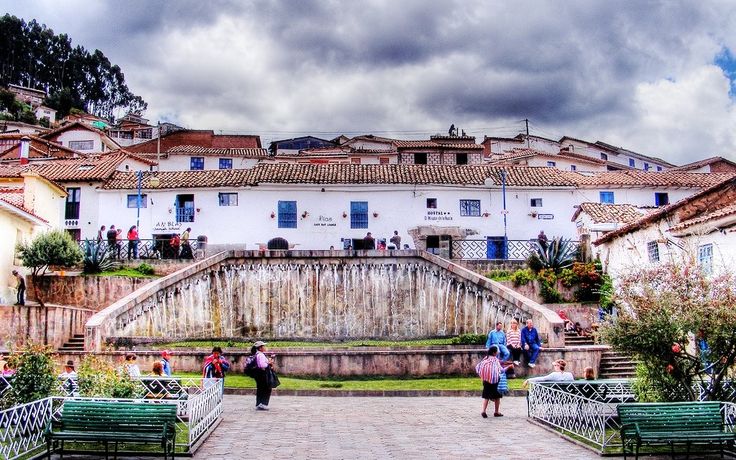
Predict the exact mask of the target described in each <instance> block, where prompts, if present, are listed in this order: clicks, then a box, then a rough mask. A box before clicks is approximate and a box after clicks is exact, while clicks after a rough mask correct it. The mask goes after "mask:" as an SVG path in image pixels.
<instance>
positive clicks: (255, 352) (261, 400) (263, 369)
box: [245, 340, 273, 410]
mask: <svg viewBox="0 0 736 460" xmlns="http://www.w3.org/2000/svg"><path fill="white" fill-rule="evenodd" d="M266 345H267V343H266V342H262V341H260V340H259V341H257V342H256V343H254V344H253V346H252V347H251V349H250V356H249V357H248V359H247V360H246V362H245V375H247V376H249V377H252V378H253V379H255V381H256V410H268V403H269V401H270V400H271V389H272V388H273V385H272V382H271V381H269V373H272V372H273V356H272V357H270V358H268V357H266Z"/></svg>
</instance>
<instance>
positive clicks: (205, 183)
mask: <svg viewBox="0 0 736 460" xmlns="http://www.w3.org/2000/svg"><path fill="white" fill-rule="evenodd" d="M152 177H157V178H158V181H159V184H158V185H157V186H155V187H154V186H151V178H152ZM246 185H256V182H255V181H254V180H253V170H251V169H218V170H211V171H159V172H158V173H153V172H150V171H145V172H144V173H143V180H142V181H141V186H142V188H144V189H146V190H154V189H171V188H208V187H241V186H246ZM137 187H138V176H137V174H136V173H135V172H123V171H116V172H114V173H113V174H112V177H111V178H110V180H108V181H107V182H106V183H105V184H104V186H103V187H102V188H103V189H107V190H115V189H123V190H126V189H135V188H137Z"/></svg>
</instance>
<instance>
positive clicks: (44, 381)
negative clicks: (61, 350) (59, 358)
mask: <svg viewBox="0 0 736 460" xmlns="http://www.w3.org/2000/svg"><path fill="white" fill-rule="evenodd" d="M8 365H9V366H10V367H11V368H12V369H15V374H14V376H13V385H12V386H11V388H10V390H8V392H7V393H6V394H5V397H4V401H3V405H4V406H6V407H10V406H14V405H18V404H24V403H27V402H31V401H35V400H37V399H43V398H46V397H48V396H51V395H52V394H54V393H55V392H56V373H55V371H54V360H53V351H52V350H51V348H50V347H47V346H45V345H39V344H28V345H26V346H24V347H23V348H21V349H19V350H18V351H16V352H14V353H13V354H11V355H10V357H9V358H8Z"/></svg>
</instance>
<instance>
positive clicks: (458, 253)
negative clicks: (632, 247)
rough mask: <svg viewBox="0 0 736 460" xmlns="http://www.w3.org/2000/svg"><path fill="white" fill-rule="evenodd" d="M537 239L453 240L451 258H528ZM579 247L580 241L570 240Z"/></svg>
mask: <svg viewBox="0 0 736 460" xmlns="http://www.w3.org/2000/svg"><path fill="white" fill-rule="evenodd" d="M536 241H537V240H536V239H531V240H504V239H503V238H499V239H482V240H481V239H476V240H452V243H451V245H450V258H451V259H460V260H483V259H485V260H526V259H527V258H528V257H529V256H530V255H531V253H532V252H533V251H534V250H535V249H534V248H535V244H534V243H535V242H536ZM566 241H567V240H566ZM570 244H572V245H574V247H575V248H576V249H577V247H578V246H579V244H580V242H579V241H570Z"/></svg>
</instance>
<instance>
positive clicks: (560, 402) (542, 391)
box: [527, 380, 736, 453]
mask: <svg viewBox="0 0 736 460" xmlns="http://www.w3.org/2000/svg"><path fill="white" fill-rule="evenodd" d="M725 386H726V388H728V389H729V393H730V394H731V395H732V396H734V394H735V391H734V389H733V386H732V385H731V382H727V383H726V385H725ZM696 390H697V391H698V394H699V395H700V396H701V399H702V397H703V395H704V394H705V392H704V390H703V388H702V386H701V385H696ZM635 401H636V396H635V395H634V392H633V390H632V387H631V382H630V381H629V380H595V381H575V382H539V383H532V384H531V385H530V387H529V392H528V393H527V404H528V412H529V418H531V419H532V420H534V421H535V422H538V423H541V424H544V425H547V426H551V427H553V428H555V429H557V430H559V431H560V432H561V434H562V435H563V436H565V437H568V438H570V439H573V440H576V441H580V440H583V441H584V443H585V444H586V445H587V446H588V447H590V448H591V449H594V450H596V451H598V452H599V453H613V452H618V451H620V450H621V447H622V446H621V438H620V428H621V425H620V422H619V419H618V412H617V407H618V405H619V404H621V403H629V402H635ZM732 401H733V399H732V400H731V401H725V402H721V412H722V413H723V416H724V421H725V423H726V424H730V426H728V427H727V429H728V430H729V431H736V427H734V426H733V424H734V423H736V404H734V403H733V402H732Z"/></svg>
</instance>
